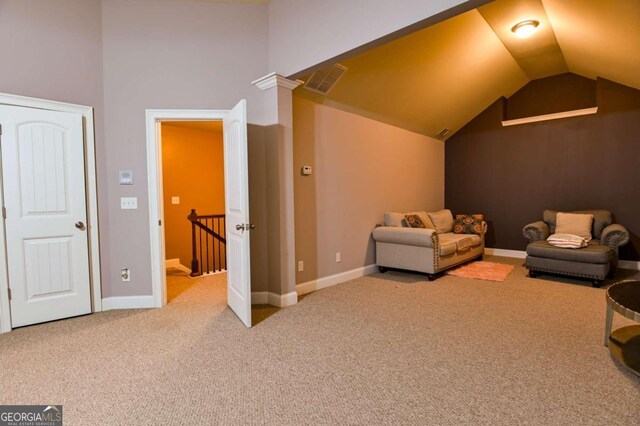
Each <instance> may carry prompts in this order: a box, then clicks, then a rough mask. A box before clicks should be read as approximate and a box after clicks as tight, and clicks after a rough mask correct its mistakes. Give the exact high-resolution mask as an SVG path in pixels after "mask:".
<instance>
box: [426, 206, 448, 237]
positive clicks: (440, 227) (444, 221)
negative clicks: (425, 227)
mask: <svg viewBox="0 0 640 426" xmlns="http://www.w3.org/2000/svg"><path fill="white" fill-rule="evenodd" d="M429 219H431V222H433V225H434V226H435V227H436V231H438V234H444V233H445V232H451V230H452V229H453V215H452V214H451V210H449V209H444V210H440V211H437V212H430V213H429Z"/></svg>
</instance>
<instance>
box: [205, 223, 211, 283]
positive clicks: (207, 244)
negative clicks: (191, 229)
mask: <svg viewBox="0 0 640 426" xmlns="http://www.w3.org/2000/svg"><path fill="white" fill-rule="evenodd" d="M204 225H205V226H209V220H208V219H206V218H205V220H204ZM204 238H205V244H204V246H205V248H206V249H207V274H208V273H210V272H211V269H210V268H209V233H208V232H205V233H204Z"/></svg>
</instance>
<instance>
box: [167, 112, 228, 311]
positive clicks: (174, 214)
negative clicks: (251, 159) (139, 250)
mask: <svg viewBox="0 0 640 426" xmlns="http://www.w3.org/2000/svg"><path fill="white" fill-rule="evenodd" d="M160 135H161V136H160V139H161V145H162V182H163V189H162V192H163V198H164V235H165V238H164V240H165V253H166V259H165V267H166V277H167V278H166V280H167V303H171V302H172V301H173V300H174V299H175V298H177V297H179V296H180V295H181V294H183V293H184V292H185V291H186V290H188V289H189V288H190V287H191V286H193V285H194V284H195V283H197V282H202V281H203V280H202V279H199V278H202V277H206V276H208V275H211V274H224V273H225V272H226V263H227V262H226V258H227V251H226V229H225V228H226V227H225V193H224V146H223V132H222V120H218V121H165V122H161V123H160ZM187 277H190V278H191V279H185V278H187ZM216 282H220V280H216Z"/></svg>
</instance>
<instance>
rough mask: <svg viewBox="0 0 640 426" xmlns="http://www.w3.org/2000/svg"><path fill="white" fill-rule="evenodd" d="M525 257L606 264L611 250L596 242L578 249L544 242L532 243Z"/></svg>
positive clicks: (609, 258)
mask: <svg viewBox="0 0 640 426" xmlns="http://www.w3.org/2000/svg"><path fill="white" fill-rule="evenodd" d="M527 255H529V256H535V257H544V258H548V259H557V260H567V261H571V262H583V263H608V262H609V261H610V260H611V249H610V248H609V247H607V246H603V245H601V244H600V243H599V242H597V241H591V242H589V244H588V245H587V246H586V247H583V248H579V249H567V248H560V247H554V246H552V245H551V244H549V243H548V242H546V241H534V242H532V243H531V244H529V245H528V246H527Z"/></svg>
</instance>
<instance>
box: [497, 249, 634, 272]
mask: <svg viewBox="0 0 640 426" xmlns="http://www.w3.org/2000/svg"><path fill="white" fill-rule="evenodd" d="M484 253H485V254H487V255H489V256H502V257H515V258H516V259H524V258H526V257H527V252H526V251H523V250H505V249H495V248H485V249H484ZM618 268H620V269H629V270H632V271H640V262H636V261H635V260H619V261H618Z"/></svg>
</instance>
